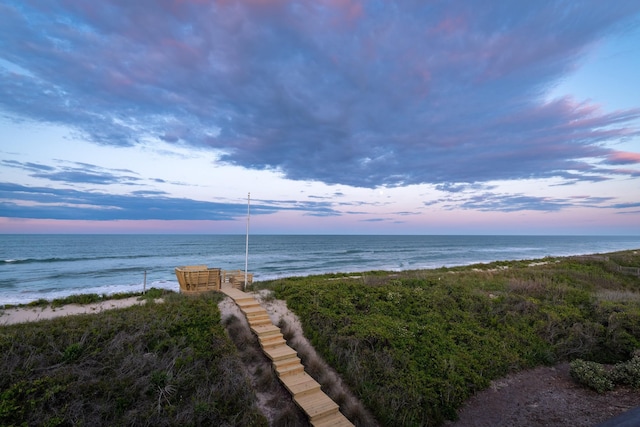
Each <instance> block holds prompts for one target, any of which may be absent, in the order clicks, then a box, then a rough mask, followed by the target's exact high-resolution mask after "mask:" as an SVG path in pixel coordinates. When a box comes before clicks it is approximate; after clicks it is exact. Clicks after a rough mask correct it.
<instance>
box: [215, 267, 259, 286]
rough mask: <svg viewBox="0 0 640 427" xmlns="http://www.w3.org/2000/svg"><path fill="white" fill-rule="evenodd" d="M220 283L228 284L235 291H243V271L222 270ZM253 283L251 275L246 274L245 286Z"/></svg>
mask: <svg viewBox="0 0 640 427" xmlns="http://www.w3.org/2000/svg"><path fill="white" fill-rule="evenodd" d="M222 283H223V284H225V283H228V284H230V285H231V286H232V287H234V288H236V289H240V290H243V289H244V271H242V270H222ZM251 283H253V273H247V285H250V284H251Z"/></svg>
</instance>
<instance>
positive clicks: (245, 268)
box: [244, 193, 251, 291]
mask: <svg viewBox="0 0 640 427" xmlns="http://www.w3.org/2000/svg"><path fill="white" fill-rule="evenodd" d="M250 207H251V193H248V194H247V242H246V243H245V250H244V290H245V291H246V290H247V276H248V273H247V270H248V267H249V215H250Z"/></svg>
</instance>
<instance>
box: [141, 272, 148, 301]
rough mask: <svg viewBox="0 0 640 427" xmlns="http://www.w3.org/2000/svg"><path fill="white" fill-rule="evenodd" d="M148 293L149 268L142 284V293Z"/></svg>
mask: <svg viewBox="0 0 640 427" xmlns="http://www.w3.org/2000/svg"><path fill="white" fill-rule="evenodd" d="M146 293H147V270H145V271H144V284H143V285H142V295H146Z"/></svg>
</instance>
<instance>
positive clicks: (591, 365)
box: [569, 359, 614, 393]
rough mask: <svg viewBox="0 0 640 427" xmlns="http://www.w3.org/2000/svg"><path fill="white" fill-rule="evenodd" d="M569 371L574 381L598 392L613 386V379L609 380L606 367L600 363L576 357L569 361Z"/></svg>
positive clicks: (611, 388)
mask: <svg viewBox="0 0 640 427" xmlns="http://www.w3.org/2000/svg"><path fill="white" fill-rule="evenodd" d="M569 373H570V374H571V378H573V379H574V381H576V382H578V383H579V384H582V385H584V386H587V387H589V388H591V389H593V390H595V391H597V392H598V393H604V392H605V391H609V390H613V388H614V383H613V381H611V379H610V377H609V375H608V373H607V371H606V369H605V368H604V366H603V365H602V364H600V363H596V362H590V361H586V360H582V359H576V360H574V361H573V362H571V364H570V370H569Z"/></svg>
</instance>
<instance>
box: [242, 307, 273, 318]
mask: <svg viewBox="0 0 640 427" xmlns="http://www.w3.org/2000/svg"><path fill="white" fill-rule="evenodd" d="M240 309H241V310H242V312H243V313H244V314H245V316H247V319H249V318H251V317H255V316H261V315H263V314H266V315H267V316H268V315H269V313H267V310H265V309H264V308H263V307H261V306H257V307H248V308H242V307H240Z"/></svg>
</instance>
